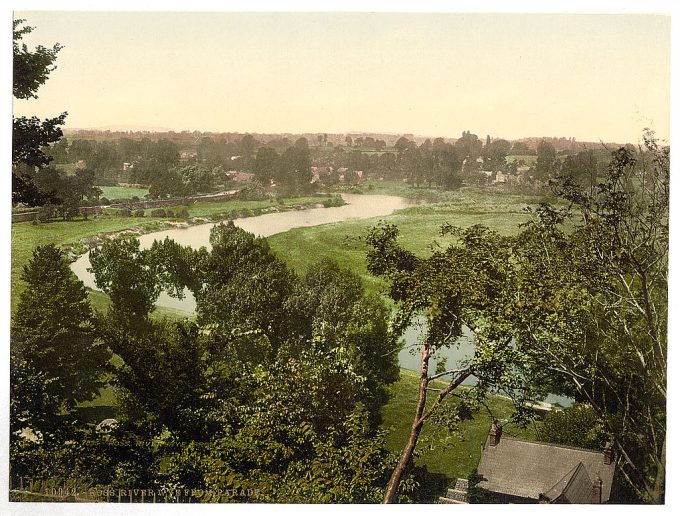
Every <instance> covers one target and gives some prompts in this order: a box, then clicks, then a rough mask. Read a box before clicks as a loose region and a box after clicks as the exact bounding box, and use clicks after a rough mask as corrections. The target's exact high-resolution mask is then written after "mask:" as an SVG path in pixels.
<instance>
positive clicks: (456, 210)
mask: <svg viewBox="0 0 680 516" xmlns="http://www.w3.org/2000/svg"><path fill="white" fill-rule="evenodd" d="M370 191H371V192H372V193H379V194H385V195H402V196H412V197H413V198H416V196H417V194H419V193H420V194H421V195H422V196H424V197H428V196H429V197H431V198H435V200H436V201H437V202H436V204H427V205H414V206H413V207H411V208H406V209H403V210H399V211H397V212H395V213H393V214H391V215H389V216H386V217H380V218H374V219H364V220H354V221H352V220H350V221H345V222H338V223H335V224H326V225H323V226H314V227H309V228H297V229H293V230H290V231H287V232H286V233H280V234H278V235H273V236H271V237H269V238H268V240H269V242H270V244H271V246H272V248H273V249H274V251H275V252H276V253H277V254H278V255H279V256H280V257H281V258H282V259H284V260H285V261H286V263H288V264H289V265H290V266H291V267H293V268H294V269H295V270H297V271H298V272H300V273H304V272H305V271H306V270H307V269H308V268H309V266H310V265H312V264H313V263H316V262H317V261H318V260H320V259H322V258H331V259H333V260H335V261H336V262H338V263H339V264H340V265H341V266H343V267H347V268H349V269H351V270H353V271H355V272H356V273H357V274H359V275H360V276H361V277H362V280H363V282H364V285H365V287H366V288H367V289H368V290H369V291H371V292H379V291H380V290H381V289H382V288H383V287H384V286H385V283H384V281H383V280H381V279H379V278H375V277H372V276H370V275H369V274H368V271H367V270H366V251H367V247H366V245H365V243H364V242H363V239H364V237H365V235H366V233H367V231H368V229H369V228H370V227H372V226H374V225H375V224H377V223H378V222H379V221H381V220H383V221H385V222H389V223H391V224H395V225H396V226H397V227H398V228H399V231H400V236H399V241H400V242H401V244H402V245H403V246H404V247H405V248H407V249H409V250H411V251H413V252H414V253H416V254H418V255H420V256H424V255H427V253H428V252H429V249H430V248H431V246H432V245H433V244H434V245H441V246H445V245H447V244H448V243H450V242H451V238H450V237H441V236H440V235H439V230H440V228H441V226H442V224H444V223H451V224H454V225H458V226H463V227H467V226H471V225H474V224H484V225H487V226H489V227H491V228H493V229H495V230H497V231H498V232H500V233H502V234H513V233H515V232H516V231H518V228H519V224H521V223H523V222H526V221H527V218H528V215H527V213H526V212H524V211H523V210H524V208H525V207H526V206H528V205H532V204H535V203H537V202H539V201H541V200H543V198H541V197H536V196H528V195H514V194H508V193H503V192H500V191H496V190H493V189H461V190H458V191H452V192H445V191H441V190H434V189H426V188H408V187H405V186H403V185H399V184H397V183H384V184H382V185H378V186H374V187H373V188H372V189H371V190H370Z"/></svg>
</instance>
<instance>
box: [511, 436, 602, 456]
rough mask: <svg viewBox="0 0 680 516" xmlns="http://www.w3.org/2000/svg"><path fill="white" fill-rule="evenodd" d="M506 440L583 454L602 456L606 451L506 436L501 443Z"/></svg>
mask: <svg viewBox="0 0 680 516" xmlns="http://www.w3.org/2000/svg"><path fill="white" fill-rule="evenodd" d="M504 440H510V441H519V442H523V443H527V444H538V445H541V446H550V447H552V448H564V449H566V450H576V451H583V452H589V453H594V454H596V455H600V454H602V452H603V451H604V449H602V450H590V449H588V448H580V447H578V446H569V445H567V444H556V443H547V442H545V441H529V440H527V439H522V438H520V437H514V436H511V435H505V434H504V435H503V437H502V438H501V442H503V441H504Z"/></svg>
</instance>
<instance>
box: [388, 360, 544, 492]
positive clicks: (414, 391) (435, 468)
mask: <svg viewBox="0 0 680 516" xmlns="http://www.w3.org/2000/svg"><path fill="white" fill-rule="evenodd" d="M431 385H432V386H433V387H435V388H438V387H444V386H445V385H446V384H445V383H444V382H438V381H434V382H432V384H431ZM417 398H418V373H416V372H413V371H409V370H407V369H402V370H401V376H400V378H399V380H398V381H397V382H396V383H395V384H393V385H392V399H390V401H389V402H388V403H387V404H386V405H385V406H384V407H383V410H382V418H383V422H382V427H383V429H384V430H385V431H386V432H387V437H386V444H387V448H388V449H389V450H391V451H393V452H395V453H400V452H401V450H402V449H403V447H404V444H406V440H407V439H408V435H409V432H410V429H411V423H412V421H413V415H414V413H415V405H416V400H417ZM488 406H489V409H490V410H491V413H492V414H493V416H494V417H495V418H496V419H499V420H503V419H505V418H508V417H509V416H510V414H511V413H512V403H511V402H510V401H509V400H507V399H505V398H501V397H499V396H491V397H490V398H489V400H488ZM490 426H491V415H490V414H489V413H488V412H486V411H484V412H479V413H478V414H476V415H475V416H474V418H473V419H472V420H470V421H465V422H463V423H461V424H460V426H459V428H458V431H457V432H455V433H451V432H450V431H449V430H448V429H447V428H446V427H444V426H443V425H440V424H436V423H433V422H431V421H430V422H427V423H425V426H424V428H423V431H422V433H421V437H420V439H419V442H418V446H417V447H416V459H415V463H416V465H419V466H427V469H428V471H429V472H430V473H435V474H441V475H445V476H446V478H447V483H448V484H451V483H454V482H455V479H456V478H467V477H468V476H469V475H470V473H472V472H473V471H474V469H475V468H476V467H477V464H478V463H479V458H480V456H481V446H482V444H483V443H484V441H485V439H486V435H487V433H488V431H489V427H490ZM503 434H504V435H510V436H515V437H521V438H524V439H532V440H535V439H536V430H535V428H534V427H533V426H529V427H528V428H526V429H522V428H519V427H518V426H516V425H513V424H506V425H504V426H503Z"/></svg>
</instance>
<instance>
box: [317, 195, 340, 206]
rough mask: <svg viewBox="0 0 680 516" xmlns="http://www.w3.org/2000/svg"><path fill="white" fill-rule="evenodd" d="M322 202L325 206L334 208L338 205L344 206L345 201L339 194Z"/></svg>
mask: <svg viewBox="0 0 680 516" xmlns="http://www.w3.org/2000/svg"><path fill="white" fill-rule="evenodd" d="M322 204H323V206H324V208H333V207H336V206H344V205H345V201H344V200H343V199H342V197H340V196H339V195H334V196H333V197H329V198H328V199H324V201H323V202H322Z"/></svg>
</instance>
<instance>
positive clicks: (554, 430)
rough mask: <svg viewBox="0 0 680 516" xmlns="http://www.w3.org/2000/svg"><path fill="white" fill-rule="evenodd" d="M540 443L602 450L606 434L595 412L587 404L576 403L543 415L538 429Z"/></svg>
mask: <svg viewBox="0 0 680 516" xmlns="http://www.w3.org/2000/svg"><path fill="white" fill-rule="evenodd" d="M538 438H539V439H540V440H541V441H545V442H549V443H557V444H565V445H567V446H577V447H580V448H590V449H592V450H602V449H603V448H604V446H605V444H606V442H607V434H606V431H605V428H604V425H603V424H602V421H601V419H600V418H599V417H598V415H597V412H595V410H594V409H593V407H591V406H590V405H588V404H587V403H576V404H574V405H572V406H571V407H568V408H566V409H564V410H561V411H552V412H549V413H547V414H546V415H545V417H544V418H543V421H542V422H541V424H540V425H539V427H538Z"/></svg>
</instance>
